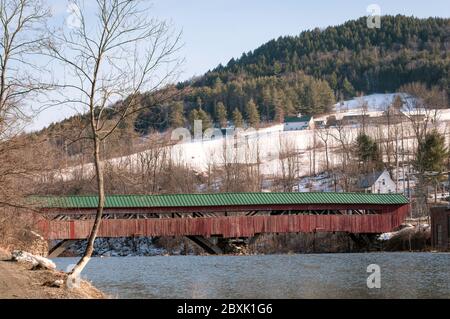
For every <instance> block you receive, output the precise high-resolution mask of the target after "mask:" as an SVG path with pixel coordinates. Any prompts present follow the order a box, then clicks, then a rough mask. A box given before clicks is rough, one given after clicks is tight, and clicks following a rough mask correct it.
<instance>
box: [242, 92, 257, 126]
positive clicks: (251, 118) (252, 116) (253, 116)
mask: <svg viewBox="0 0 450 319" xmlns="http://www.w3.org/2000/svg"><path fill="white" fill-rule="evenodd" d="M245 114H246V116H247V122H248V124H249V125H250V127H254V128H257V127H258V126H259V121H260V119H259V112H258V107H257V106H256V104H255V102H254V101H253V99H250V101H248V103H247V105H246V107H245Z"/></svg>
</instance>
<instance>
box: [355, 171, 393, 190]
mask: <svg viewBox="0 0 450 319" xmlns="http://www.w3.org/2000/svg"><path fill="white" fill-rule="evenodd" d="M358 187H359V188H360V189H361V190H364V191H365V192H366V193H375V194H380V193H394V192H395V182H394V181H393V180H392V178H391V176H390V175H389V172H388V171H387V170H386V169H385V170H384V171H378V172H373V173H369V174H367V175H362V176H361V177H360V178H359V180H358Z"/></svg>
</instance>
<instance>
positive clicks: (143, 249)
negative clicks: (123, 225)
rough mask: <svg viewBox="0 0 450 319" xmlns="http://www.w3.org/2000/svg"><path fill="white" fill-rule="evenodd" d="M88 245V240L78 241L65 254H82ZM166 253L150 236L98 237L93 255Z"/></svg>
mask: <svg viewBox="0 0 450 319" xmlns="http://www.w3.org/2000/svg"><path fill="white" fill-rule="evenodd" d="M86 245H87V241H86V240H80V241H77V242H75V243H74V244H73V245H72V246H70V247H69V248H68V249H67V251H66V253H65V255H66V256H82V255H83V253H84V251H85V250H86ZM166 253H167V251H166V249H163V248H158V247H156V246H155V244H154V242H153V240H152V238H149V237H135V238H132V237H128V238H126V237H123V238H97V239H96V240H95V244H94V254H93V256H98V257H117V256H121V257H122V256H159V255H164V254H166Z"/></svg>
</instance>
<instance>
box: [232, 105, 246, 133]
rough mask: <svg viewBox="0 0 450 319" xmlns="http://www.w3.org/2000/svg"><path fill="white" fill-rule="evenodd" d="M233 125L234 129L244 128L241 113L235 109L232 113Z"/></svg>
mask: <svg viewBox="0 0 450 319" xmlns="http://www.w3.org/2000/svg"><path fill="white" fill-rule="evenodd" d="M233 123H234V127H236V128H237V127H244V119H243V117H242V114H241V112H239V110H238V109H237V108H236V109H234V111H233Z"/></svg>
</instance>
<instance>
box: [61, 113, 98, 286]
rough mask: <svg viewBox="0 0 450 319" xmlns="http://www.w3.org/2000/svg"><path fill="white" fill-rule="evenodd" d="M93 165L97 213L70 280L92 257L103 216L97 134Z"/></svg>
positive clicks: (76, 276)
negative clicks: (82, 252) (96, 193)
mask: <svg viewBox="0 0 450 319" xmlns="http://www.w3.org/2000/svg"><path fill="white" fill-rule="evenodd" d="M91 122H92V123H94V119H92V121H91ZM93 125H95V124H93ZM94 132H95V131H94ZM94 166H95V173H96V178H97V187H98V204H97V214H96V215H95V221H94V225H93V226H92V229H91V233H90V235H89V239H88V243H87V246H86V251H85V252H84V254H83V257H82V258H81V259H80V260H79V261H78V263H77V264H76V265H75V267H74V268H73V269H72V272H71V273H70V275H69V280H72V282H73V280H74V279H76V278H78V277H79V275H80V273H81V272H82V271H83V269H84V267H86V265H87V263H88V262H89V260H90V259H91V257H92V254H93V253H94V243H95V239H96V238H97V234H98V230H99V228H100V224H101V221H102V216H103V209H104V206H105V185H104V179H103V167H102V161H101V157H100V139H99V137H98V135H97V134H95V135H94Z"/></svg>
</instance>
